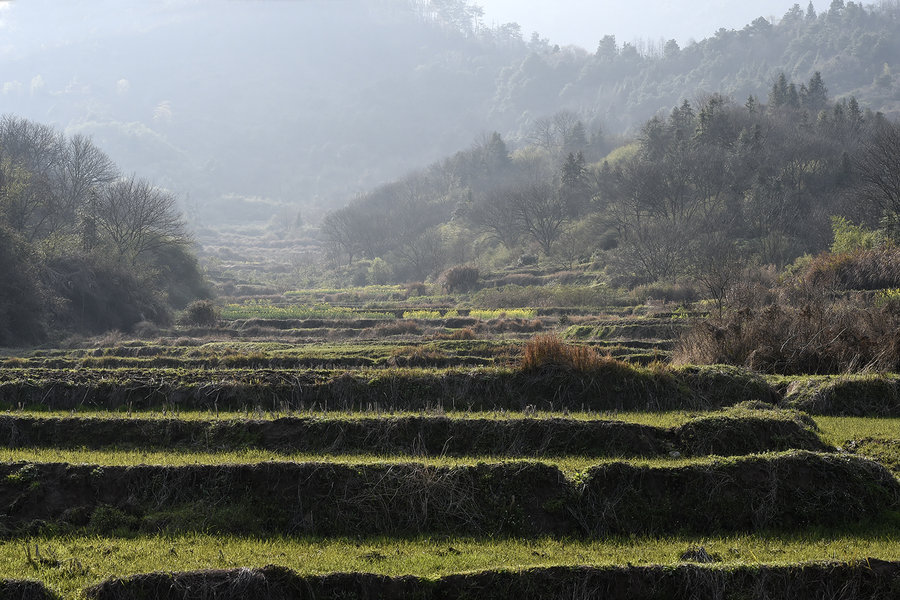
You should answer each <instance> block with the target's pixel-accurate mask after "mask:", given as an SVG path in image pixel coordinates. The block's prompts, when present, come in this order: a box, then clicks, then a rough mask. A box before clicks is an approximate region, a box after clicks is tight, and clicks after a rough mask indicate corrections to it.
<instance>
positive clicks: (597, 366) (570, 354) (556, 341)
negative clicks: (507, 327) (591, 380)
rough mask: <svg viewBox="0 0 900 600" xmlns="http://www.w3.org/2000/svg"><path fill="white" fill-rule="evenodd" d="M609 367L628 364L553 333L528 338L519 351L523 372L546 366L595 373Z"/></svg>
mask: <svg viewBox="0 0 900 600" xmlns="http://www.w3.org/2000/svg"><path fill="white" fill-rule="evenodd" d="M610 367H627V368H630V366H629V365H626V364H625V363H623V362H621V361H619V360H616V359H615V358H613V357H612V356H610V355H608V354H607V355H601V354H599V353H598V352H597V351H596V350H594V349H593V348H591V347H589V346H577V345H574V344H567V343H566V342H564V341H563V340H562V338H561V337H559V335H557V334H555V333H546V334H540V335H536V336H534V337H532V338H531V339H530V340H528V342H527V343H526V344H525V348H524V349H523V351H522V362H521V368H522V370H523V371H529V372H536V371H543V370H547V369H553V370H564V371H570V372H573V373H596V372H597V371H601V370H606V369H609V368H610Z"/></svg>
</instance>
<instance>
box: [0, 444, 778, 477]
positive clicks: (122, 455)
mask: <svg viewBox="0 0 900 600" xmlns="http://www.w3.org/2000/svg"><path fill="white" fill-rule="evenodd" d="M772 456H775V454H772ZM716 460H733V459H731V458H725V459H723V458H721V457H715V456H703V457H693V458H640V457H619V458H597V457H584V456H559V457H539V458H522V457H513V458H509V457H502V456H461V457H457V456H440V457H419V456H415V457H412V456H408V455H402V454H396V455H382V454H314V453H280V452H274V451H271V450H259V449H245V450H230V451H219V450H212V451H209V452H201V451H193V450H191V451H182V450H144V449H122V450H87V449H59V448H0V462H6V463H13V462H27V463H68V464H77V465H98V466H137V465H162V466H185V465H228V464H256V463H261V462H292V463H333V464H341V465H353V466H361V465H376V464H410V463H415V464H422V465H427V466H435V467H457V466H466V465H476V464H479V463H499V462H503V463H535V462H539V463H543V464H548V465H554V466H556V467H557V468H559V469H560V470H561V471H562V472H563V473H565V474H566V475H568V476H577V475H578V474H580V473H582V472H584V471H586V470H587V469H589V468H591V467H593V466H595V465H601V464H607V463H611V462H627V463H629V464H633V465H639V466H651V467H680V466H685V465H688V464H709V463H711V462H713V461H716Z"/></svg>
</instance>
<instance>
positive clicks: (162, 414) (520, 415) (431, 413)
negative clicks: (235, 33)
mask: <svg viewBox="0 0 900 600" xmlns="http://www.w3.org/2000/svg"><path fill="white" fill-rule="evenodd" d="M710 414H717V413H698V412H688V411H669V412H617V411H614V412H599V413H598V412H583V411H578V412H556V411H554V412H550V411H529V412H527V413H526V412H518V411H500V410H497V411H468V412H465V411H442V410H427V411H389V410H366V411H354V412H349V411H335V410H329V411H324V410H316V409H310V410H303V411H270V410H247V411H242V412H235V411H219V412H213V411H205V410H204V411H198V410H184V411H182V410H178V411H173V410H170V409H166V410H147V411H137V410H134V411H129V410H127V409H124V408H123V409H121V410H118V411H113V410H109V411H107V410H90V409H85V410H81V409H79V410H72V411H61V410H42V409H41V408H34V409H26V410H9V411H6V412H0V415H7V416H16V417H34V418H46V419H61V418H66V417H73V416H77V417H81V418H92V419H181V420H185V421H246V420H251V419H252V420H267V421H271V420H274V419H279V418H284V417H296V418H312V419H321V420H348V419H371V418H373V417H392V418H401V417H446V418H448V419H495V420H522V419H554V418H556V419H570V420H576V421H594V420H606V421H622V422H624V423H634V424H637V425H651V426H654V427H666V428H668V427H677V426H679V425H683V424H684V423H685V422H687V421H689V420H690V419H692V418H695V417H698V416H707V415H710ZM894 421H897V420H896V419H894ZM879 425H881V426H880V427H876V428H875V429H873V431H883V430H884V429H885V428H888V427H889V424H879ZM871 435H875V434H871Z"/></svg>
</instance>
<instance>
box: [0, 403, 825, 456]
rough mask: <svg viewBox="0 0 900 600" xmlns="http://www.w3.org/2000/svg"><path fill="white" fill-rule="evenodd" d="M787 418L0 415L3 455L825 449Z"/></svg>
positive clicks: (787, 414)
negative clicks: (653, 422)
mask: <svg viewBox="0 0 900 600" xmlns="http://www.w3.org/2000/svg"><path fill="white" fill-rule="evenodd" d="M813 427H814V426H813V425H812V424H810V423H809V422H808V421H807V420H805V419H804V418H803V417H801V416H800V415H799V414H798V413H794V412H791V411H775V410H762V411H730V412H723V413H711V414H709V415H706V416H701V417H697V418H694V419H691V420H689V421H688V422H687V423H685V424H683V425H681V426H678V427H671V428H666V427H655V426H650V425H641V424H636V423H626V422H622V421H614V420H579V419H567V418H558V417H557V418H546V419H537V418H517V419H503V418H493V419H489V418H475V419H470V418H450V417H445V416H402V417H390V416H382V417H364V418H349V417H338V418H333V417H332V418H322V417H282V418H276V419H271V420H252V419H228V420H185V419H178V418H166V419H153V418H140V417H130V418H105V417H103V418H82V417H61V418H40V417H34V416H25V415H16V414H7V415H2V416H0V444H2V445H4V446H6V447H9V448H29V447H35V448H51V447H53V448H85V449H94V450H100V449H108V448H116V449H123V448H141V449H166V450H170V449H171V450H174V449H186V450H193V451H198V450H199V451H205V452H210V451H222V450H238V449H246V448H253V449H261V450H270V451H275V452H284V453H301V452H307V453H329V454H355V453H368V454H382V455H396V454H400V455H406V456H507V457H523V456H524V457H543V456H565V455H575V456H585V457H608V456H647V457H650V456H667V455H669V453H671V452H678V453H679V454H681V455H684V456H698V455H708V454H718V455H727V456H734V455H741V454H750V453H754V452H766V451H782V450H791V449H802V450H818V451H823V450H827V449H829V448H828V446H827V445H826V444H824V443H823V442H822V441H821V440H820V439H819V437H818V435H817V434H816V432H815V431H814V429H813Z"/></svg>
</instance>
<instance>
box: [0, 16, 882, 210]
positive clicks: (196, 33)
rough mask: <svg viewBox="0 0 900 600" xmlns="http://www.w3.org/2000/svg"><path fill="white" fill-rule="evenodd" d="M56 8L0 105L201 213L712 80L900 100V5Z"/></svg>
mask: <svg viewBox="0 0 900 600" xmlns="http://www.w3.org/2000/svg"><path fill="white" fill-rule="evenodd" d="M57 4H58V3H53V4H52V5H51V4H50V3H49V2H48V1H47V0H33V1H31V2H29V3H13V5H12V7H11V8H9V9H8V10H6V11H5V15H4V18H5V19H6V20H7V21H8V22H9V26H8V27H7V29H6V34H7V36H6V44H7V45H6V47H5V48H4V47H0V68H2V71H0V72H2V73H3V75H2V81H0V89H2V96H0V98H2V106H3V108H2V110H3V111H4V112H11V113H15V114H18V115H21V116H24V117H27V118H31V119H36V120H40V121H42V122H48V123H52V124H54V125H55V126H57V127H61V128H64V129H65V130H66V131H68V132H69V133H79V132H80V133H87V134H91V135H93V136H94V138H95V141H96V142H97V143H98V144H99V145H100V146H102V147H103V148H105V149H107V150H108V152H109V153H110V155H111V156H112V158H113V159H114V160H116V161H117V162H118V163H119V164H121V165H122V166H123V168H124V169H125V170H126V171H129V170H134V171H137V172H138V173H139V174H141V175H144V176H147V177H150V178H152V179H153V180H154V181H157V182H159V183H161V184H163V185H167V186H169V187H170V188H171V189H172V190H173V191H175V192H176V193H177V194H179V196H180V197H181V198H182V203H183V205H184V207H185V208H186V210H187V211H188V213H189V216H190V217H191V218H192V219H194V220H195V222H198V223H199V222H204V223H227V222H233V223H247V222H251V221H253V220H262V221H265V220H266V219H268V218H269V217H271V216H273V215H280V219H281V220H282V221H284V219H285V218H287V217H290V218H293V216H295V214H296V210H297V209H301V210H302V211H303V215H304V217H305V218H307V219H308V220H313V221H314V220H316V219H317V218H318V215H319V214H320V213H321V212H322V211H323V209H328V208H333V207H334V206H337V205H342V204H344V203H346V202H347V201H348V200H350V199H351V198H352V197H353V196H354V195H355V194H356V193H358V192H360V191H363V190H367V189H370V188H371V187H372V186H374V185H375V184H377V183H380V182H384V181H388V180H390V179H393V178H396V177H398V176H400V175H402V174H403V173H405V172H407V171H409V170H411V169H413V168H415V167H418V166H421V165H423V164H427V163H429V162H431V161H434V160H436V159H438V158H439V157H441V156H444V155H447V154H449V153H451V152H453V151H455V150H458V149H460V148H463V147H466V146H468V145H470V144H471V143H472V141H473V140H474V139H476V138H478V137H479V136H481V135H482V134H483V133H484V132H488V131H492V130H496V131H499V132H501V133H503V134H504V137H505V138H507V139H509V140H511V141H512V142H513V143H515V140H516V138H523V139H525V138H528V137H529V136H531V135H532V130H533V127H534V123H535V121H537V120H538V119H540V118H541V117H546V116H549V115H551V114H553V113H556V112H558V111H560V110H563V109H569V110H574V111H577V112H579V113H580V114H581V116H582V117H583V118H584V120H585V123H587V124H588V126H589V129H590V130H591V131H596V130H597V128H602V129H603V131H604V132H606V133H616V132H622V131H626V130H628V129H629V128H634V127H636V126H637V125H639V124H640V123H642V122H644V121H645V120H646V119H647V118H648V117H650V116H651V115H653V114H654V113H656V112H658V111H660V110H665V111H666V112H668V111H669V110H671V108H672V107H673V106H675V105H677V104H679V103H680V100H681V99H682V98H695V97H696V96H697V95H698V94H701V93H703V92H722V93H725V94H731V95H734V96H735V97H736V98H737V99H739V100H740V101H741V102H743V100H744V99H745V97H746V96H747V95H749V94H755V95H763V96H764V95H765V94H766V93H767V91H768V90H769V89H770V88H771V85H772V82H773V81H774V79H775V77H776V76H777V74H778V73H779V72H781V71H784V72H785V73H787V74H788V76H789V77H790V78H791V79H794V80H797V81H805V80H807V79H808V78H809V76H810V75H811V74H812V73H813V72H814V71H816V70H818V71H821V72H822V75H823V77H824V79H825V81H827V82H828V85H829V93H830V95H831V96H832V97H841V96H842V95H845V94H851V93H852V94H855V95H856V96H857V97H858V98H859V100H860V103H861V104H862V105H863V106H868V107H871V108H872V109H873V110H882V111H884V112H886V113H888V114H897V113H898V112H900V83H898V82H897V80H896V77H895V76H894V72H895V71H897V69H900V65H898V64H897V63H898V62H900V9H898V7H897V4H896V3H883V4H882V6H880V7H878V8H863V7H861V6H860V5H859V4H856V3H852V2H850V3H847V4H846V5H844V4H843V2H840V1H837V2H834V3H832V8H831V9H830V10H829V11H828V12H827V13H823V14H820V15H813V14H807V13H806V12H805V11H803V10H801V9H800V8H799V7H796V10H794V11H792V12H789V13H788V14H787V15H785V16H784V18H782V19H781V21H780V22H779V23H777V24H770V23H769V22H768V21H765V20H763V19H758V20H756V21H754V22H753V23H752V24H750V25H748V26H747V27H745V28H744V29H742V30H740V31H725V30H721V31H719V32H718V33H717V34H716V36H715V37H713V38H710V39H708V40H704V41H702V42H699V43H697V44H692V45H690V46H688V47H685V48H678V47H677V46H676V45H674V44H666V45H664V46H663V47H661V48H656V47H653V48H650V47H648V48H641V49H639V48H637V47H635V46H634V45H631V44H624V45H618V44H616V43H615V41H614V40H611V39H609V38H607V39H606V40H605V42H604V43H601V44H600V48H598V50H597V52H593V49H591V52H588V51H585V50H582V49H578V48H562V49H559V48H556V47H554V46H551V45H550V44H549V43H546V42H545V41H542V40H541V39H537V38H536V39H533V40H532V41H530V42H525V41H524V40H523V39H522V38H521V34H520V31H519V29H518V28H517V27H516V26H515V25H504V26H500V27H494V28H490V29H488V28H484V27H482V26H481V25H479V23H478V20H477V11H476V10H475V7H474V6H473V5H472V4H470V3H469V2H468V1H466V0H449V1H445V2H442V3H440V8H438V7H437V3H425V2H413V1H411V0H410V1H409V2H407V1H406V0H355V1H354V2H325V1H316V0H310V1H307V2H268V3H266V2H263V3H260V2H229V3H206V2H188V1H186V0H185V1H184V2H171V3H166V4H165V5H157V4H155V3H152V4H151V3H146V4H145V3H139V2H134V3H129V7H130V8H129V10H128V11H123V10H120V8H119V7H120V6H121V4H120V3H116V2H110V1H108V0H106V1H103V2H100V1H98V2H95V3H92V4H91V5H90V6H89V7H88V8H85V7H84V6H82V5H81V4H79V7H78V8H77V9H75V8H61V7H58V6H57ZM573 18H577V15H573ZM599 37H600V35H599V33H598V40H599ZM639 50H640V51H639ZM642 52H643V53H642ZM589 133H590V131H589Z"/></svg>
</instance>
